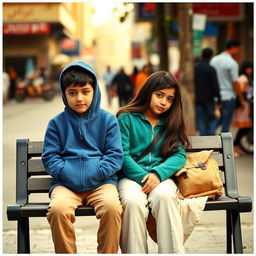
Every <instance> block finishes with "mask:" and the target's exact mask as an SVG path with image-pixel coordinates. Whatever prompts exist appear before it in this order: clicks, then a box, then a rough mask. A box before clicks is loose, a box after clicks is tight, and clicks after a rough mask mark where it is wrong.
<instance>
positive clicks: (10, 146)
mask: <svg viewBox="0 0 256 256" xmlns="http://www.w3.org/2000/svg"><path fill="white" fill-rule="evenodd" d="M101 90H102V107H103V108H106V109H108V110H109V111H110V112H112V113H115V112H116V110H117V109H118V106H117V100H116V99H115V100H114V103H113V105H112V107H111V108H107V104H106V95H105V92H104V88H101ZM62 110H63V103H62V99H61V97H60V95H57V96H56V97H55V98H54V99H53V100H52V101H50V102H46V101H44V100H43V99H42V98H28V99H26V100H25V102H23V103H17V102H15V101H10V102H9V103H7V104H6V105H4V107H3V205H2V207H3V208H2V209H3V231H4V233H3V252H4V253H15V252H16V238H15V234H16V227H17V223H16V222H14V221H8V220H7V217H6V207H7V205H8V204H14V203H15V190H16V189H15V183H16V175H15V171H16V170H15V168H16V163H15V161H16V139H18V138H29V139H31V140H43V137H44V133H45V129H46V127H47V124H48V121H49V120H50V118H52V117H53V116H55V115H56V114H58V113H59V112H61V111H62ZM236 166H237V172H238V186H239V194H241V195H248V196H251V197H252V198H253V157H252V156H248V155H247V156H242V157H240V158H238V159H236ZM241 220H242V227H243V242H244V245H245V246H246V248H245V252H246V253H253V212H251V213H242V214H241ZM97 225H98V220H96V218H95V217H79V218H77V221H76V223H75V227H76V228H77V232H78V233H77V234H78V238H77V240H78V243H83V242H84V240H83V239H85V240H86V234H84V233H85V232H84V230H86V232H87V235H88V236H89V237H91V239H92V242H90V240H88V241H89V243H92V246H91V247H90V246H89V247H86V248H85V247H83V248H81V250H80V251H79V253H81V252H83V253H96V249H95V248H96V231H97ZM30 228H31V230H32V235H31V239H32V242H31V244H32V247H33V250H34V251H33V252H35V253H53V245H52V241H51V236H50V230H49V224H48V222H47V220H46V218H32V219H31V222H30ZM224 228H225V212H224V211H217V212H216V211H213V212H204V213H203V216H202V218H201V221H200V223H199V225H198V227H197V228H196V230H195V236H194V234H192V235H191V239H189V240H188V243H187V248H188V252H190V253H198V250H197V249H198V248H197V247H201V245H198V244H197V243H198V241H202V243H204V246H206V247H204V248H202V252H201V253H210V252H211V251H212V253H221V252H224V251H225V232H224ZM215 231H216V232H217V233H216V234H217V235H216V234H215V235H214V232H215ZM218 232H219V233H218ZM223 232H224V233H223ZM196 234H197V236H196ZM199 234H200V236H199ZM205 234H208V235H210V236H212V239H213V240H214V239H215V240H216V239H217V240H218V239H219V240H218V241H220V243H221V245H220V246H221V247H220V248H217V249H216V244H215V242H213V241H211V240H209V239H210V237H208V236H207V237H206V236H205ZM43 236H44V239H46V241H44V242H45V244H46V245H47V246H46V247H44V248H41V249H38V248H39V247H37V246H39V244H40V243H41V241H40V237H43ZM220 236H221V237H220ZM35 237H37V239H35ZM41 239H42V238H41ZM198 239H200V240H198ZM217 240H216V241H217ZM33 241H35V242H33ZM79 241H80V242H79ZM88 241H87V242H88ZM206 243H208V245H207V244H206ZM36 244H37V246H36ZM151 248H153V249H152V250H155V245H153V243H152V245H151ZM189 248H190V249H189ZM205 248H206V249H205ZM208 249H209V250H208ZM199 251H200V250H199Z"/></svg>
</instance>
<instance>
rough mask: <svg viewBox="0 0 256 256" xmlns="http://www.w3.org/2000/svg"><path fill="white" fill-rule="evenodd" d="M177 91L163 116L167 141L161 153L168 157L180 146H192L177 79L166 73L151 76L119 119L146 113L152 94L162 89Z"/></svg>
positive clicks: (122, 110)
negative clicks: (126, 114)
mask: <svg viewBox="0 0 256 256" xmlns="http://www.w3.org/2000/svg"><path fill="white" fill-rule="evenodd" d="M168 88H174V89H175V98H174V101H173V103H172V105H171V107H170V109H169V110H168V111H167V112H165V113H164V114H163V116H164V118H165V129H166V132H165V136H166V138H165V140H164V142H163V144H162V147H161V153H162V155H163V156H164V157H168V156H170V155H171V154H173V153H174V152H175V151H177V150H178V147H179V146H180V145H183V146H184V148H187V147H189V146H190V141H189V138H188V135H187V131H186V127H185V121H184V117H183V110H182V101H181V92H180V88H179V84H178V82H177V81H176V79H175V78H174V77H173V76H172V75H171V74H170V73H169V72H166V71H157V72H155V73H153V74H152V75H150V76H149V77H148V79H147V80H146V81H145V83H144V84H143V86H142V88H141V90H140V91H139V93H138V94H137V96H135V97H134V98H133V99H132V100H131V101H130V102H129V103H128V104H127V105H125V106H123V107H121V108H120V109H119V111H118V113H117V117H118V116H119V115H120V114H121V113H145V112H146V110H147V109H148V107H149V104H150V100H151V96H152V93H153V92H154V91H158V90H161V89H168Z"/></svg>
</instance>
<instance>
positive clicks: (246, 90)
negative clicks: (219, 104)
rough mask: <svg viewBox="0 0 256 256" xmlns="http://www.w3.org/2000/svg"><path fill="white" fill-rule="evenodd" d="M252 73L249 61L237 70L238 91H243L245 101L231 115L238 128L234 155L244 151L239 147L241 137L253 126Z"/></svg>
mask: <svg viewBox="0 0 256 256" xmlns="http://www.w3.org/2000/svg"><path fill="white" fill-rule="evenodd" d="M252 75H253V63H252V62H250V61H244V62H243V63H242V64H241V66H240V70H239V86H240V91H241V92H242V93H243V95H244V97H245V99H246V101H245V104H244V107H242V106H239V107H237V108H236V109H235V112H234V116H233V126H234V127H237V128H238V132H237V134H236V137H235V140H234V151H235V157H239V156H240V155H243V154H244V151H243V150H242V149H241V148H240V147H239V145H240V140H241V138H242V137H243V136H244V135H245V134H246V133H247V132H248V130H249V129H250V128H251V127H252V126H253V122H252V113H251V111H252V107H251V106H252V104H253V103H252V97H251V96H252V87H253V85H252V81H253V79H252Z"/></svg>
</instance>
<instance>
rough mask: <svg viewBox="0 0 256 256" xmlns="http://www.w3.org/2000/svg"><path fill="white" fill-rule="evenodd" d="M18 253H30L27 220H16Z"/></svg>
mask: <svg viewBox="0 0 256 256" xmlns="http://www.w3.org/2000/svg"><path fill="white" fill-rule="evenodd" d="M17 235H18V239H17V241H18V243H17V251H18V253H30V242H29V218H23V219H21V220H18V234H17Z"/></svg>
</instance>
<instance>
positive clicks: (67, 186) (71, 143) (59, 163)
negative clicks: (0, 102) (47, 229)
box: [42, 61, 123, 253]
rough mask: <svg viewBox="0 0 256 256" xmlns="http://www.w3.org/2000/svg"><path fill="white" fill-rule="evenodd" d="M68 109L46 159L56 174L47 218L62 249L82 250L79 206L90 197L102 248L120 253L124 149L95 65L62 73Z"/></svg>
mask: <svg viewBox="0 0 256 256" xmlns="http://www.w3.org/2000/svg"><path fill="white" fill-rule="evenodd" d="M60 87H61V93H62V99H63V102H64V104H65V109H64V111H63V112H62V113H60V114H59V115H57V116H56V117H54V118H53V119H51V120H50V122H49V124H48V127H47V130H46V134H45V139H44V146H43V156H42V159H43V164H44V166H45V168H46V170H47V172H48V173H49V174H50V175H51V176H52V177H53V181H52V187H51V189H50V192H49V194H50V204H49V208H48V213H47V219H48V222H49V224H50V226H51V231H52V238H53V242H54V247H55V252H56V253H76V252H77V249H76V244H75V239H76V238H75V231H74V227H73V225H72V223H74V222H75V209H76V208H77V207H78V206H79V205H82V204H83V202H84V201H86V204H87V205H92V206H93V207H94V209H95V212H96V217H97V218H98V219H100V225H99V230H98V248H97V251H98V253H117V252H118V246H119V238H120V230H121V214H122V206H121V204H120V201H119V198H118V192H117V188H116V184H117V176H116V172H117V171H118V170H120V169H121V166H122V161H123V151H122V144H121V137H120V131H119V127H118V124H117V120H116V118H115V116H114V115H112V114H110V113H108V112H106V111H104V110H102V109H101V108H100V98H101V96H100V89H99V86H98V83H97V78H96V75H95V73H94V71H93V69H92V68H91V67H90V66H89V65H87V64H85V63H83V62H81V61H77V62H73V63H71V64H69V65H68V66H66V67H65V68H64V70H63V71H62V72H61V74H60Z"/></svg>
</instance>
